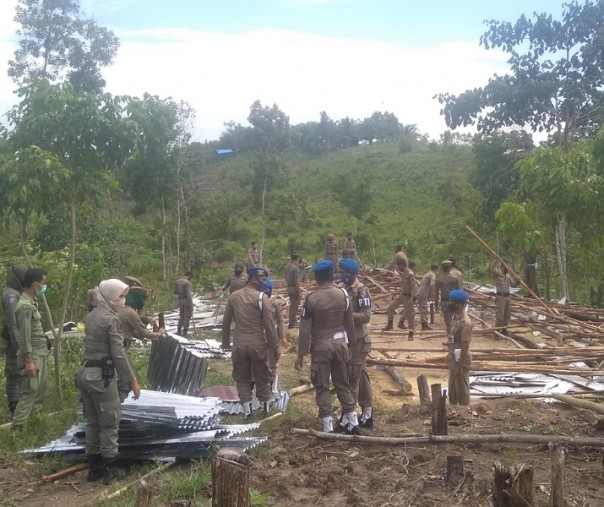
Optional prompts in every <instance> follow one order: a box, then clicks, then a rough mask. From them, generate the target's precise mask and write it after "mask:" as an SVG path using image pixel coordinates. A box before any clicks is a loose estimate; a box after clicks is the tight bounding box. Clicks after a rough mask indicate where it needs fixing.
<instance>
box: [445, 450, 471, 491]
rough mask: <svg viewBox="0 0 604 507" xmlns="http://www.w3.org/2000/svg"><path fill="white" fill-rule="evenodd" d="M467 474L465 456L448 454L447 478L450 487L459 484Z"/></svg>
mask: <svg viewBox="0 0 604 507" xmlns="http://www.w3.org/2000/svg"><path fill="white" fill-rule="evenodd" d="M465 476H466V472H465V470H464V466H463V456H447V476H446V478H445V480H446V481H447V484H448V485H449V487H450V488H456V487H457V486H459V483H460V482H461V481H463V479H464V477H465Z"/></svg>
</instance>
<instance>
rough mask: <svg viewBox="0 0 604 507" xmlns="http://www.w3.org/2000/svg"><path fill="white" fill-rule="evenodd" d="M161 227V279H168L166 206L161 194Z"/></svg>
mask: <svg viewBox="0 0 604 507" xmlns="http://www.w3.org/2000/svg"><path fill="white" fill-rule="evenodd" d="M161 212H162V228H161V258H162V267H163V280H164V282H165V281H166V280H167V279H168V266H167V260H166V207H165V205H164V196H163V195H162V196H161Z"/></svg>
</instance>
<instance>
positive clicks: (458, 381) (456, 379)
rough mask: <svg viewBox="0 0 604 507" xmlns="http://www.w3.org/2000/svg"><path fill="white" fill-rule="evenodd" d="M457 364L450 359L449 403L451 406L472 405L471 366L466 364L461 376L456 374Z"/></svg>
mask: <svg viewBox="0 0 604 507" xmlns="http://www.w3.org/2000/svg"><path fill="white" fill-rule="evenodd" d="M456 367H457V363H456V362H455V360H454V359H453V358H452V357H449V403H450V404H451V405H469V404H470V365H468V364H464V365H463V367H462V372H461V375H456V374H455V368H456Z"/></svg>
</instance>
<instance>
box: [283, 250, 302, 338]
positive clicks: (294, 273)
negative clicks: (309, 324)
mask: <svg viewBox="0 0 604 507" xmlns="http://www.w3.org/2000/svg"><path fill="white" fill-rule="evenodd" d="M285 282H286V283H287V295H288V297H289V320H288V323H287V327H288V328H289V329H293V328H295V327H298V323H297V317H298V307H299V306H300V299H302V290H301V288H300V270H299V269H298V253H297V252H292V253H291V254H290V256H289V262H288V263H287V265H286V266H285Z"/></svg>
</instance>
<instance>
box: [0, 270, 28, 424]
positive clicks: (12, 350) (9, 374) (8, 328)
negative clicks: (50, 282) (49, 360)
mask: <svg viewBox="0 0 604 507" xmlns="http://www.w3.org/2000/svg"><path fill="white" fill-rule="evenodd" d="M26 271H27V268H26V267H25V266H10V267H9V268H8V269H7V271H6V287H4V290H3V291H2V311H3V313H4V325H3V326H2V337H1V339H0V349H2V350H4V354H5V359H4V375H5V377H6V401H8V410H9V411H10V413H11V414H13V413H14V412H15V408H17V402H18V401H19V386H20V385H21V371H20V370H19V367H18V366H17V350H18V349H19V328H18V326H17V315H16V310H17V303H18V302H19V298H20V297H21V291H22V290H23V278H24V277H25V272H26Z"/></svg>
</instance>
